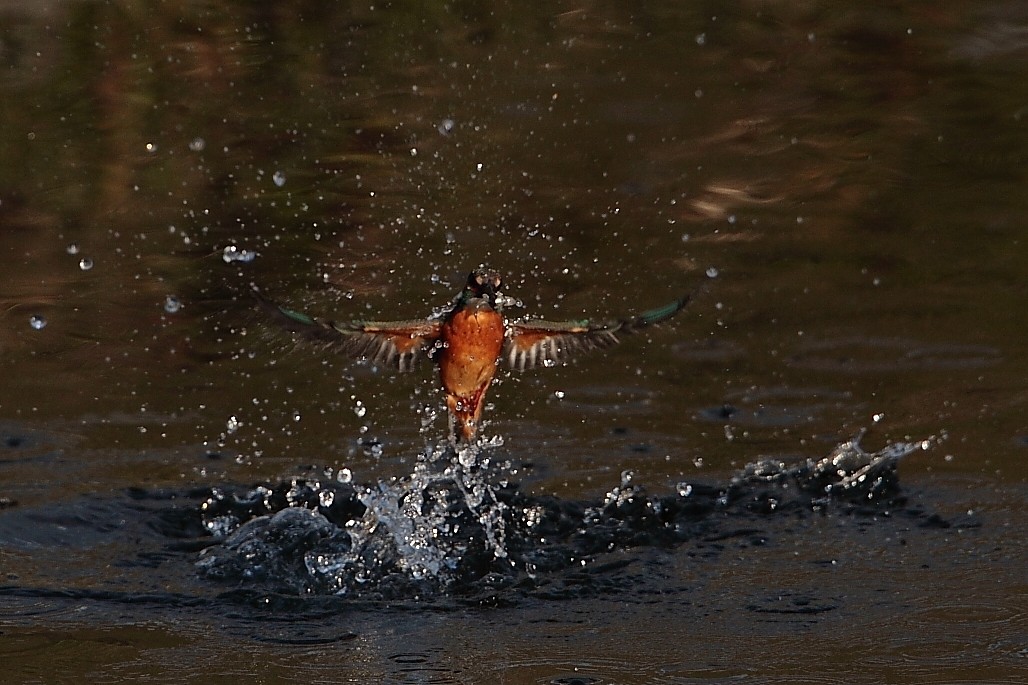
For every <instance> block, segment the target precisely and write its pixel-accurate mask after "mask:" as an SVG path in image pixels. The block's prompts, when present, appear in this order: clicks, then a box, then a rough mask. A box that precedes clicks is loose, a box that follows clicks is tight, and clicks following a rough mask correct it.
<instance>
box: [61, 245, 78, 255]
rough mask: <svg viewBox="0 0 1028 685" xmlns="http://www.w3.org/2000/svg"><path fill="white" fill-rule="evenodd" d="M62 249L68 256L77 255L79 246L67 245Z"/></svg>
mask: <svg viewBox="0 0 1028 685" xmlns="http://www.w3.org/2000/svg"><path fill="white" fill-rule="evenodd" d="M64 249H65V250H66V251H67V252H68V254H78V253H79V244H78V243H68V247H66V248H64Z"/></svg>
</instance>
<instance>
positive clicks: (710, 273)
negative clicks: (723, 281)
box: [707, 266, 720, 278]
mask: <svg viewBox="0 0 1028 685" xmlns="http://www.w3.org/2000/svg"><path fill="white" fill-rule="evenodd" d="M719 273H720V272H719V271H718V270H717V267H713V266H712V267H710V268H709V269H707V278H717V276H718V274H719Z"/></svg>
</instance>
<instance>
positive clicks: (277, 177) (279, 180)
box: [271, 171, 286, 188]
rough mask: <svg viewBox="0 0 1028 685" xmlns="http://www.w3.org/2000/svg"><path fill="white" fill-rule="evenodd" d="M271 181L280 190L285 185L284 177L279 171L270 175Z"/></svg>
mask: <svg viewBox="0 0 1028 685" xmlns="http://www.w3.org/2000/svg"><path fill="white" fill-rule="evenodd" d="M271 180H272V181H273V182H274V183H275V185H277V186H278V187H279V188H281V187H282V186H284V185H285V184H286V175H285V174H283V173H282V172H281V171H276V172H275V173H273V174H272V175H271Z"/></svg>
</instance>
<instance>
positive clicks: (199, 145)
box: [189, 137, 207, 152]
mask: <svg viewBox="0 0 1028 685" xmlns="http://www.w3.org/2000/svg"><path fill="white" fill-rule="evenodd" d="M205 147H207V141H205V140H204V139H203V138H200V137H196V138H193V139H192V140H191V141H189V149H190V150H192V151H193V152H203V149H204V148H205Z"/></svg>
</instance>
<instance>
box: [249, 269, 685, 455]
mask: <svg viewBox="0 0 1028 685" xmlns="http://www.w3.org/2000/svg"><path fill="white" fill-rule="evenodd" d="M253 293H254V297H255V298H256V299H257V301H258V302H259V303H260V305H261V307H262V308H263V309H264V310H265V311H267V312H268V313H269V314H270V315H271V317H272V318H273V319H274V320H275V321H277V322H278V323H279V324H280V325H281V326H282V327H283V328H285V329H286V330H288V331H291V332H293V333H296V334H297V335H299V336H300V337H301V338H303V339H304V340H307V341H310V342H313V343H318V344H321V345H322V346H324V347H326V348H328V349H330V350H333V351H337V352H340V353H342V354H344V355H346V356H349V357H351V358H354V359H361V360H366V361H370V362H372V363H374V364H378V365H381V366H386V367H392V368H395V369H397V370H399V371H409V370H411V369H412V368H413V367H414V365H415V362H417V361H418V360H419V359H420V358H422V357H425V356H427V357H428V358H429V359H431V360H432V361H434V362H435V363H436V364H437V365H438V367H439V378H440V380H441V381H442V386H443V391H444V392H445V394H446V407H447V409H448V410H449V414H450V426H451V438H452V437H453V436H454V435H455V436H456V440H459V441H461V442H464V443H470V442H472V441H473V440H474V438H475V433H476V431H477V430H478V425H479V420H480V419H481V416H482V407H483V405H484V400H485V395H486V391H487V390H488V389H489V385H490V383H492V381H493V377H494V376H495V375H496V369H497V367H498V366H499V365H500V363H501V362H502V363H505V364H506V365H508V366H510V367H511V368H513V369H517V370H519V371H524V370H526V369H530V368H533V367H536V366H540V365H541V366H555V365H557V364H562V363H564V362H566V361H567V360H568V359H569V358H571V357H572V356H573V355H575V354H577V353H579V352H584V351H587V350H593V349H601V348H607V347H611V346H613V345H616V344H617V343H619V342H620V341H621V336H622V335H625V334H630V333H635V332H636V331H639V330H640V329H643V328H646V327H647V326H651V325H653V324H656V323H659V322H661V321H665V320H667V319H669V318H671V317H672V316H674V315H675V314H677V313H678V312H680V311H681V310H682V308H683V307H685V305H686V303H688V301H689V296H688V295H686V296H684V297H681V298H679V299H677V300H675V301H674V302H672V303H670V304H668V305H665V306H663V307H660V308H657V309H653V310H650V311H648V312H644V313H642V314H639V315H637V316H632V317H628V318H622V319H617V320H614V321H607V322H602V323H601V322H597V323H592V322H590V321H589V320H582V321H559V322H556V321H543V320H541V319H528V320H525V321H511V320H509V319H507V318H506V317H505V316H504V315H503V308H504V306H507V305H511V304H514V303H515V302H516V301H515V300H514V299H513V298H511V297H508V296H506V295H504V293H503V279H502V278H501V277H500V275H499V274H498V273H496V272H495V271H491V270H489V269H485V268H479V269H476V270H474V271H472V272H471V274H470V275H469V276H468V280H467V283H466V284H465V285H464V288H463V289H462V290H461V291H460V292H459V293H457V295H456V296H455V297H454V298H453V301H452V303H451V306H450V307H449V308H448V309H446V310H444V311H443V312H441V313H438V314H434V315H432V316H430V317H428V318H427V319H421V320H414V321H352V322H348V323H346V322H338V321H331V320H320V319H316V318H314V317H311V316H308V315H306V314H303V313H300V312H297V311H294V310H292V309H288V308H286V307H283V306H281V305H279V304H276V303H274V302H272V301H271V300H269V299H267V298H266V297H264V295H263V294H262V293H261V292H260V291H259V290H258V289H257V288H256V287H255V288H254V289H253ZM456 440H455V441H456Z"/></svg>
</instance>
